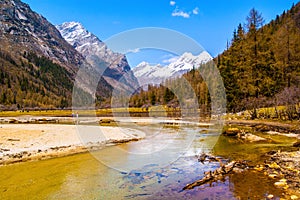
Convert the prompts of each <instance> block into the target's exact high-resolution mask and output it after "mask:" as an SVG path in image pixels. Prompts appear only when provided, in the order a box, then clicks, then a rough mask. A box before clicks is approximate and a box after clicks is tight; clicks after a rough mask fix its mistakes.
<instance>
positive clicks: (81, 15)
mask: <svg viewBox="0 0 300 200" xmlns="http://www.w3.org/2000/svg"><path fill="white" fill-rule="evenodd" d="M23 1H24V2H25V3H28V4H29V5H30V7H31V8H32V9H33V10H34V11H36V12H38V13H40V14H42V15H43V16H44V17H46V18H47V19H48V20H49V21H50V22H52V23H53V24H61V23H63V22H66V21H78V22H81V23H82V24H83V25H84V26H85V27H86V28H87V29H88V30H89V31H90V32H92V33H94V34H95V35H97V36H98V37H99V38H100V39H101V40H104V41H105V40H107V39H108V38H110V37H111V36H113V35H115V34H118V33H120V32H123V31H127V30H130V29H135V28H142V27H161V28H168V29H172V30H175V31H178V32H180V33H183V34H185V35H187V36H189V37H191V38H192V39H194V40H195V41H197V42H198V43H199V44H200V45H202V46H203V47H204V49H205V50H207V51H208V52H209V53H210V54H211V55H212V56H216V55H218V54H219V53H221V52H222V51H223V50H224V49H225V47H226V41H227V40H230V39H231V38H232V34H233V30H234V29H235V28H236V27H237V26H238V24H239V23H244V22H245V18H246V16H247V14H248V13H249V10H250V9H251V8H253V7H254V8H256V9H257V10H259V11H260V12H261V13H262V15H263V17H264V19H265V21H266V22H269V21H270V20H271V19H274V18H275V17H276V15H277V14H278V15H280V14H281V13H282V12H283V11H284V10H287V9H290V7H291V6H292V4H293V3H297V1H294V0H245V1H243V0H219V1H216V0H205V1H204V0H174V1H170V0H151V1H146V0H139V1H138V0H126V1H125V0H64V1H62V0H23ZM143 53H144V56H145V52H139V53H137V54H135V55H134V54H133V53H131V54H130V55H129V54H128V57H129V58H130V59H129V60H131V63H132V64H133V65H135V64H136V63H138V62H139V61H140V60H142V58H143V56H142V54H143ZM147 53H149V51H147ZM163 54H166V52H165V53H156V54H155V57H159V56H161V57H163V56H165V55H163ZM149 59H150V60H149V62H154V63H155V62H158V61H156V60H155V59H153V60H151V58H149Z"/></svg>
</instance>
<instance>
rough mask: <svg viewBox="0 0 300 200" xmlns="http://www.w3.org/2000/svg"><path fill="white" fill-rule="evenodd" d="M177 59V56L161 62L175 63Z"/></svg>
mask: <svg viewBox="0 0 300 200" xmlns="http://www.w3.org/2000/svg"><path fill="white" fill-rule="evenodd" d="M178 58H179V56H171V57H170V58H168V59H165V60H163V61H162V62H163V63H164V64H170V63H173V62H176V61H177V60H178Z"/></svg>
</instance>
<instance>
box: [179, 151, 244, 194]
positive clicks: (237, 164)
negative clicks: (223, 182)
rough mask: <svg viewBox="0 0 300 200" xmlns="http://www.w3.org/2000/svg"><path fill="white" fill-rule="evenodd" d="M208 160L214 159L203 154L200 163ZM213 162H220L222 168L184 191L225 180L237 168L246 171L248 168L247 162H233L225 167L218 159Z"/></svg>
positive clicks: (208, 173) (206, 174)
mask: <svg viewBox="0 0 300 200" xmlns="http://www.w3.org/2000/svg"><path fill="white" fill-rule="evenodd" d="M204 157H205V158H204ZM203 158H204V159H203ZM206 158H209V160H211V158H212V157H211V156H204V154H202V155H201V156H200V158H199V162H202V163H203V162H204V160H205V159H206ZM212 160H216V161H219V162H220V164H221V166H220V167H219V168H218V169H216V170H215V171H213V172H212V171H209V172H206V173H205V176H204V177H203V178H202V179H200V180H197V181H195V182H193V183H191V184H187V185H186V186H185V187H184V188H183V190H191V189H193V188H195V187H197V186H201V185H203V184H205V183H208V182H216V181H218V180H220V179H222V178H224V176H225V175H227V174H229V173H231V172H232V171H233V170H234V169H235V168H237V169H245V168H247V167H248V165H247V164H246V162H245V161H232V162H230V163H227V164H225V165H224V164H222V162H221V161H220V159H218V158H215V159H212Z"/></svg>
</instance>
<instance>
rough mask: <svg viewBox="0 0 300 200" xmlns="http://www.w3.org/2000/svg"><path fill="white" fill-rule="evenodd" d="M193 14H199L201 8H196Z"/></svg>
mask: <svg viewBox="0 0 300 200" xmlns="http://www.w3.org/2000/svg"><path fill="white" fill-rule="evenodd" d="M193 14H194V15H198V14H199V8H198V7H196V8H194V10H193Z"/></svg>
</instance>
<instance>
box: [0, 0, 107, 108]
mask: <svg viewBox="0 0 300 200" xmlns="http://www.w3.org/2000/svg"><path fill="white" fill-rule="evenodd" d="M84 63H85V58H84V56H82V55H81V54H80V53H78V52H77V51H76V50H75V49H74V48H73V47H72V46H71V45H70V44H69V43H68V42H67V41H65V40H64V38H63V37H62V36H61V34H60V32H59V31H58V30H57V29H56V28H55V26H53V25H52V24H51V23H50V22H48V21H47V19H45V18H44V17H43V16H41V15H40V14H38V13H35V12H34V11H32V10H31V9H30V7H29V6H28V5H27V4H25V3H22V2H21V1H20V0H0V84H1V87H0V105H2V108H3V109H4V108H5V109H15V108H17V107H19V108H21V107H31V108H33V107H39V108H40V107H45V108H50V107H53V108H58V107H66V106H70V105H71V95H72V89H73V82H74V79H75V76H76V73H77V71H78V68H79V66H80V65H82V64H84ZM110 91H111V88H110V85H109V84H107V82H106V81H104V80H101V81H100V86H99V89H98V93H97V95H103V97H107V96H109V94H110Z"/></svg>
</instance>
